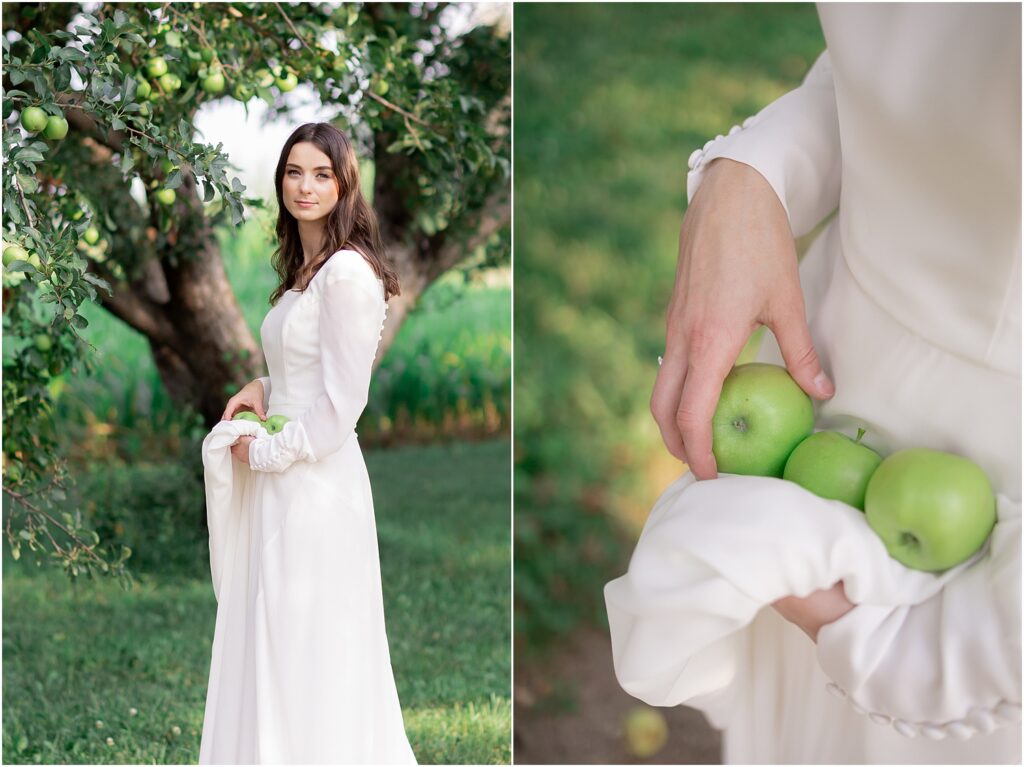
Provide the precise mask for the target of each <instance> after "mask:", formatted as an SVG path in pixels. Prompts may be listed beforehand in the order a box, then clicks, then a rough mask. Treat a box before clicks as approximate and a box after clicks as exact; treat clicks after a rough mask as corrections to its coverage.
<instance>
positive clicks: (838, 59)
mask: <svg viewBox="0 0 1024 767" xmlns="http://www.w3.org/2000/svg"><path fill="white" fill-rule="evenodd" d="M819 14H820V17H821V21H822V28H823V30H824V33H825V38H826V41H827V44H828V50H827V51H826V53H824V54H822V56H821V58H819V60H818V61H817V63H816V64H815V66H814V67H813V68H812V70H811V72H810V73H809V74H808V76H807V78H806V79H805V82H804V83H803V85H802V86H801V87H800V88H797V89H796V90H794V91H792V92H791V93H789V94H787V95H785V96H783V97H782V98H780V99H779V100H777V101H776V102H774V103H773V104H771V105H769V106H768V107H766V108H765V109H764V110H762V111H761V112H760V113H759V114H758V115H756V116H754V117H753V118H750V119H749V120H747V121H746V122H745V123H744V125H743V126H737V127H736V128H734V129H733V130H732V131H731V132H730V133H729V135H728V136H724V137H723V136H720V137H718V138H717V139H715V140H713V141H711V142H709V143H708V144H707V145H706V146H705V147H704V148H703V149H702V150H698V151H696V152H694V154H693V155H692V156H691V160H690V164H691V169H692V170H691V173H690V175H689V179H688V181H689V188H688V192H689V196H690V198H691V199H692V197H693V195H694V194H695V193H696V192H697V190H698V189H699V186H700V183H701V180H702V177H703V172H704V169H705V168H706V167H707V164H708V163H709V162H711V161H712V160H713V159H715V158H717V157H727V158H731V159H734V160H737V161H739V162H743V163H746V164H748V165H751V166H753V167H754V168H756V169H757V170H758V171H759V172H760V173H761V174H762V175H763V176H764V177H765V178H766V179H767V180H768V182H769V183H770V184H771V185H772V187H773V189H774V190H775V191H776V193H777V194H778V196H779V199H780V200H781V201H782V203H783V205H784V207H785V209H786V211H787V213H788V215H789V219H790V223H791V226H792V229H793V232H794V234H795V235H797V236H799V235H802V234H804V233H806V232H808V231H810V230H811V229H812V228H813V227H814V226H816V225H817V224H818V223H819V222H820V221H821V220H822V219H823V218H824V217H825V216H826V215H828V214H829V213H830V212H831V211H832V210H834V209H835V208H836V207H838V209H839V213H838V216H837V217H836V218H835V219H833V221H832V222H831V223H830V224H829V225H828V226H827V227H826V229H825V231H824V232H823V233H822V234H821V235H820V236H819V237H818V238H817V239H816V241H815V242H814V244H813V245H812V247H811V248H810V250H809V252H808V253H807V255H806V256H805V259H804V262H803V264H802V265H801V272H800V278H801V286H802V288H803V291H804V294H805V297H806V303H807V318H808V322H809V325H810V328H811V333H812V336H813V338H814V342H815V346H816V349H817V351H818V353H819V355H820V356H821V359H822V364H823V366H824V367H825V369H826V371H827V372H828V373H829V375H830V377H831V378H832V380H833V381H834V382H835V384H836V395H835V397H834V398H833V399H831V400H829V401H828V402H826V403H823V404H822V405H821V406H819V407H818V421H817V426H818V428H819V429H841V430H844V431H846V432H847V433H850V434H853V433H855V431H856V428H857V427H860V426H863V427H865V428H867V430H868V433H867V435H866V437H865V442H866V443H868V444H869V445H871V446H872V447H874V448H876V449H878V450H879V451H881V452H882V453H883V455H884V454H888V453H891V452H893V451H895V450H898V449H901V448H904V447H911V446H921V447H931V448H935V449H939V450H945V451H950V452H954V453H959V454H961V455H964V456H967V457H969V458H971V459H972V460H974V461H975V462H977V463H978V464H980V465H981V466H982V467H983V468H984V469H985V471H986V473H987V475H988V477H989V479H990V480H991V482H992V485H993V488H994V490H995V492H996V495H997V507H998V522H997V524H996V527H995V530H994V531H993V535H992V538H991V541H990V543H989V545H988V547H987V548H986V549H985V550H984V551H983V552H982V553H981V554H980V555H979V556H978V557H976V558H975V559H974V560H972V561H971V562H969V563H967V564H965V565H962V566H960V567H958V568H955V569H954V570H952V571H949V572H947V573H945V574H943V575H941V576H934V575H929V574H926V573H918V572H914V571H910V570H907V569H905V568H903V567H902V566H901V565H899V564H898V563H896V562H895V561H894V560H892V559H890V558H889V557H888V556H887V555H886V553H885V550H884V547H883V546H882V544H881V543H880V541H879V540H878V538H877V536H875V535H874V533H873V532H872V531H871V530H870V528H869V527H868V526H867V524H866V522H865V521H864V518H863V515H862V514H860V512H857V511H856V510H854V509H852V508H850V507H848V506H845V505H844V504H841V503H838V502H835V501H825V500H822V499H820V498H817V497H815V496H813V495H812V494H810V493H809V492H807V491H804V490H803V489H802V488H799V487H797V486H796V485H793V484H792V483H788V482H784V481H782V480H776V479H768V478H760V477H732V476H722V477H721V478H719V479H717V480H711V481H707V482H694V481H693V479H692V478H691V477H690V476H684V477H683V478H681V479H680V480H678V481H677V482H676V483H674V484H673V485H672V486H671V487H670V488H669V489H668V490H667V491H666V492H665V493H664V495H663V496H662V498H661V499H660V500H659V501H658V504H657V505H656V506H655V509H654V510H653V511H652V513H651V515H650V517H649V519H648V521H647V523H646V525H645V529H644V531H643V534H642V536H641V538H640V541H639V542H638V544H637V547H636V550H635V552H634V554H633V558H632V560H631V562H630V567H629V572H628V573H627V574H626V575H624V576H622V577H621V578H619V579H617V580H615V581H613V582H611V583H610V584H608V586H607V587H606V590H605V595H606V602H607V606H608V615H609V623H610V627H611V636H612V644H613V652H614V660H615V668H616V674H617V675H618V678H619V681H620V683H621V684H622V685H623V687H624V688H625V689H626V690H627V691H629V692H631V693H632V694H634V695H636V696H637V697H640V698H642V699H644V700H645V701H647V702H649V703H651V704H653V705H662V706H671V705H678V704H682V703H686V704H688V705H691V706H695V707H697V708H700V709H702V710H703V711H705V713H706V714H707V715H708V717H709V719H710V720H711V721H712V723H713V724H714V725H716V726H717V727H720V728H723V729H724V750H725V759H726V761H728V762H731V763H791V764H796V763H825V764H827V763H890V764H892V763H931V764H937V763H1018V764H1019V763H1020V760H1021V731H1020V711H1021V708H1020V703H1021V636H1020V629H1021V612H1020V609H1021V562H1020V552H1021V527H1020V511H1021V505H1020V504H1021V501H1020V497H1021V495H1020V493H1021V452H1020V447H1021V378H1020V371H1021V333H1020V331H1021V271H1020V266H1021V250H1020V244H1021V242H1020V237H1021V230H1020V224H1021V222H1020V211H1021V189H1020V183H1021V178H1020V168H1021V144H1020V142H1021V133H1020V131H1021V98H1020V97H1021V79H1020V75H1021V67H1020V62H1021V38H1020V34H1021V8H1020V6H1019V5H1017V4H1012V5H1010V4H1006V5H983V4H966V5H957V4H948V5H927V4H908V5H892V4H884V3H880V4H852V5H851V4H822V5H821V6H820V7H819ZM761 359H763V360H766V361H771V362H776V363H778V364H782V359H781V355H780V354H779V352H778V347H777V345H776V344H775V343H774V341H773V339H771V338H770V337H769V338H768V339H767V341H766V343H765V346H764V349H763V350H762V353H761ZM840 579H843V580H844V583H845V587H846V591H847V594H848V596H849V597H850V599H851V601H853V602H854V603H855V604H857V605H858V606H857V607H856V608H855V609H853V610H852V611H851V612H849V613H848V614H847V615H845V616H844V617H842V618H840V619H839V620H837V621H835V622H834V623H832V624H830V625H827V626H825V627H823V628H822V630H821V632H820V633H819V638H818V644H817V646H815V645H814V644H813V643H812V642H811V641H810V640H809V639H808V638H807V637H806V636H805V635H804V634H803V633H802V632H801V631H799V630H798V629H797V628H795V627H794V626H792V625H791V624H789V623H787V622H786V621H784V620H783V619H781V618H780V617H779V616H778V615H777V614H776V613H775V612H774V610H772V609H771V608H770V607H769V606H768V605H770V603H771V602H772V601H773V600H775V599H778V598H779V597H782V596H787V595H789V594H796V595H798V596H805V595H807V594H808V593H810V592H811V591H814V590H815V589H819V588H826V587H828V586H830V585H832V584H833V583H834V582H836V581H837V580H840Z"/></svg>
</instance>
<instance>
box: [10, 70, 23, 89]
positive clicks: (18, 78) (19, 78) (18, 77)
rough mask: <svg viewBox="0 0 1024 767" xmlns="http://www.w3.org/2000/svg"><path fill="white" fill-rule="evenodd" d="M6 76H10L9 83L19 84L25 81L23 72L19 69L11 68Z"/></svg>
mask: <svg viewBox="0 0 1024 767" xmlns="http://www.w3.org/2000/svg"><path fill="white" fill-rule="evenodd" d="M8 76H9V77H10V78H11V85H20V84H21V83H23V82H25V72H24V70H21V69H12V70H11V71H10V72H9V74H8Z"/></svg>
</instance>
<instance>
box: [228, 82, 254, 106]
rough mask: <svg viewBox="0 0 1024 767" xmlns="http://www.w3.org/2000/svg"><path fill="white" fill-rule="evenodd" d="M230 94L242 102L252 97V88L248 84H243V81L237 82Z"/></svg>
mask: <svg viewBox="0 0 1024 767" xmlns="http://www.w3.org/2000/svg"><path fill="white" fill-rule="evenodd" d="M231 95H232V96H234V97H235V98H236V99H238V100H239V101H241V102H242V103H243V104H244V103H247V102H248V101H249V99H251V98H252V96H253V90H252V88H251V87H250V86H248V85H245V84H244V83H238V84H236V85H235V87H234V89H233V90H232V91H231Z"/></svg>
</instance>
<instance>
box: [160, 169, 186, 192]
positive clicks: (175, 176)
mask: <svg viewBox="0 0 1024 767" xmlns="http://www.w3.org/2000/svg"><path fill="white" fill-rule="evenodd" d="M181 182H182V175H181V168H175V169H174V170H172V171H171V175H169V176H168V177H167V180H166V181H165V182H164V186H165V187H166V188H167V189H177V188H178V187H180V186H181Z"/></svg>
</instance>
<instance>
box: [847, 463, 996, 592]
mask: <svg viewBox="0 0 1024 767" xmlns="http://www.w3.org/2000/svg"><path fill="white" fill-rule="evenodd" d="M864 510H865V513H866V515H867V521H868V524H869V525H871V528H872V529H873V530H874V531H875V532H876V533H877V534H878V537H879V538H881V539H882V541H883V543H885V547H886V549H887V550H888V551H889V555H890V556H891V557H892V558H893V559H895V560H897V561H899V562H901V563H903V564H904V565H906V566H907V567H910V568H912V569H914V570H925V571H928V572H938V571H941V570H947V569H949V568H950V567H953V566H954V565H958V564H960V563H961V562H964V561H966V560H968V559H970V558H971V556H973V555H974V553H975V552H976V551H978V549H980V548H981V547H982V546H983V545H984V543H985V541H986V540H987V539H988V536H989V533H991V532H992V528H993V527H994V526H995V523H996V499H995V495H994V494H993V492H992V485H991V484H990V483H989V481H988V477H987V476H986V475H985V472H984V471H982V470H981V467H979V466H978V465H977V464H976V463H974V462H973V461H970V460H968V459H966V458H963V457H961V456H958V455H953V454H951V453H943V452H941V451H939V450H930V449H928V448H910V449H908V450H900V451H899V452H897V453H893V454H892V455H890V456H889V457H888V458H886V459H885V460H884V461H882V463H881V465H879V467H878V469H876V470H875V473H874V475H873V476H872V477H871V481H870V482H869V483H868V490H867V496H866V498H865V502H864Z"/></svg>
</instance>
